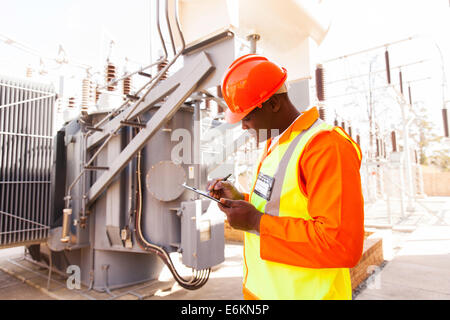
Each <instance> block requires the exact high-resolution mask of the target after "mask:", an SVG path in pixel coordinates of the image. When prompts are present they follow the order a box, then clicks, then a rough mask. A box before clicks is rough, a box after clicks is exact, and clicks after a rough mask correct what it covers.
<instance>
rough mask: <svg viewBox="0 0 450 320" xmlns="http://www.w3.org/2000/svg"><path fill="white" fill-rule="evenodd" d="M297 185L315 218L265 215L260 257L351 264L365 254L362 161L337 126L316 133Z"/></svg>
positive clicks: (318, 264)
mask: <svg viewBox="0 0 450 320" xmlns="http://www.w3.org/2000/svg"><path fill="white" fill-rule="evenodd" d="M299 166H300V170H299V171H300V176H299V184H300V185H301V189H302V190H301V192H303V193H304V195H305V196H306V197H307V198H308V212H309V214H310V216H311V217H312V218H313V219H312V220H304V219H301V218H291V217H278V216H271V215H268V214H265V215H263V217H262V218H261V224H260V256H261V258H262V259H264V260H269V261H274V262H280V263H284V264H289V265H295V266H300V267H306V268H351V267H353V266H355V265H356V264H357V263H358V261H359V259H360V257H361V254H362V248H363V241H364V200H363V197H362V191H361V178H360V174H359V169H360V166H361V161H360V159H359V158H358V155H357V153H356V151H355V148H354V147H353V146H352V144H351V142H350V141H348V140H347V139H345V138H344V137H343V136H341V135H340V134H339V133H337V132H335V131H331V132H329V131H325V132H321V133H319V134H318V135H316V136H315V137H314V138H312V139H311V141H310V142H309V143H308V144H307V145H306V146H305V150H304V152H303V155H302V157H301V158H300V161H299Z"/></svg>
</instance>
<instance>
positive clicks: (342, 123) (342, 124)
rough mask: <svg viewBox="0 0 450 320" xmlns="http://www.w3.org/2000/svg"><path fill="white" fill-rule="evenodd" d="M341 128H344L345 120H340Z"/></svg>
mask: <svg viewBox="0 0 450 320" xmlns="http://www.w3.org/2000/svg"><path fill="white" fill-rule="evenodd" d="M341 128H342V129H344V130H345V121H342V122H341Z"/></svg>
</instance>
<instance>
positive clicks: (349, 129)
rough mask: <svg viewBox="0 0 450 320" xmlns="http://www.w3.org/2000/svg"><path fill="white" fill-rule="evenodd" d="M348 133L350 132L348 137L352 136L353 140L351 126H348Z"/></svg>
mask: <svg viewBox="0 0 450 320" xmlns="http://www.w3.org/2000/svg"><path fill="white" fill-rule="evenodd" d="M347 132H348V135H349V136H350V138H352V127H351V126H348V129H347Z"/></svg>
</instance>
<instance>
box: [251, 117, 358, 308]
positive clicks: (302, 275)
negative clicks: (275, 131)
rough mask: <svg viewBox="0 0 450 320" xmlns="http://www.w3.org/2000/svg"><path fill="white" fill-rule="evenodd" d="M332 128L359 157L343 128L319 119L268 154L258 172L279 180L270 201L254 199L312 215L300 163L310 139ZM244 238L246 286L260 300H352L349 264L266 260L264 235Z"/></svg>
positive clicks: (263, 207) (282, 211)
mask: <svg viewBox="0 0 450 320" xmlns="http://www.w3.org/2000/svg"><path fill="white" fill-rule="evenodd" d="M331 130H335V131H336V132H338V133H339V134H341V135H342V136H344V137H345V138H346V139H348V140H349V141H350V142H352V145H353V146H354V147H355V149H356V151H357V153H358V156H359V157H360V155H361V153H360V150H359V148H358V146H357V145H356V144H355V143H354V142H353V141H352V139H351V138H350V137H348V135H346V133H345V132H344V131H342V129H340V128H339V127H333V126H331V125H329V124H327V123H325V122H323V121H322V120H320V119H318V120H317V121H316V122H315V123H314V124H313V125H312V126H311V127H310V128H309V129H307V130H305V131H302V132H292V133H291V136H290V137H289V139H288V140H287V141H285V142H283V143H282V144H280V145H278V146H277V147H276V148H275V149H273V150H272V152H271V153H270V154H269V155H268V156H267V157H266V158H265V159H264V161H263V162H262V164H261V166H260V171H259V172H261V173H264V174H266V175H268V176H270V177H274V179H275V181H274V186H273V190H272V194H271V197H270V200H269V201H267V200H265V199H264V198H262V197H260V196H258V195H257V194H256V193H253V192H252V193H251V195H250V199H249V201H250V202H251V203H252V204H253V205H254V206H255V207H256V208H257V209H258V210H259V211H261V212H264V213H265V214H271V215H275V216H280V217H296V218H302V219H305V220H310V219H312V218H311V216H310V215H309V213H308V207H307V205H308V199H307V198H306V196H305V195H303V193H302V192H301V189H300V185H299V181H298V176H299V166H298V163H299V160H300V157H301V154H302V152H303V150H304V148H305V146H306V144H307V143H308V141H310V140H311V138H312V137H314V136H315V135H317V134H318V133H319V132H322V131H331ZM257 174H258V173H257ZM257 174H256V175H255V178H254V179H255V180H256V176H257ZM244 239H245V240H244V259H245V264H244V288H245V289H246V290H248V291H250V292H251V294H253V295H254V296H256V297H258V298H260V299H351V295H352V291H351V283H350V272H349V269H348V268H322V269H312V268H302V267H297V266H292V265H287V264H282V263H278V262H272V261H267V260H263V259H261V258H260V237H259V234H257V233H249V232H245V237H244Z"/></svg>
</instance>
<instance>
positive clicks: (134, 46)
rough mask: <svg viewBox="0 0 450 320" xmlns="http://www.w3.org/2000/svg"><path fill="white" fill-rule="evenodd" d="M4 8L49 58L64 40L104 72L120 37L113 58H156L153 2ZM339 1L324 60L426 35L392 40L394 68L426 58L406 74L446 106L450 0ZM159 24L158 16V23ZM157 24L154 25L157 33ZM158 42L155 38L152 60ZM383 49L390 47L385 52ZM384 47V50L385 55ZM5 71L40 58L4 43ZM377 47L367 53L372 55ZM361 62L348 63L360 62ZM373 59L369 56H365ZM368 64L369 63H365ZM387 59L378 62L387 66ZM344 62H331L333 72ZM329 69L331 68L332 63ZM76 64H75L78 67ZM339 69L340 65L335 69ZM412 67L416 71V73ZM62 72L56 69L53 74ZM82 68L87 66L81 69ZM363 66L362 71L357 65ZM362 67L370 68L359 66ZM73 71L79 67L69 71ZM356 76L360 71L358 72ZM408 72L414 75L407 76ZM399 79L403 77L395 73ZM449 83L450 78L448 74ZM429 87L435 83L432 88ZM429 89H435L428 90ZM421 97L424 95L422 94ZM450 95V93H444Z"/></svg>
mask: <svg viewBox="0 0 450 320" xmlns="http://www.w3.org/2000/svg"><path fill="white" fill-rule="evenodd" d="M1 2H2V8H1V11H0V35H3V36H7V37H9V38H11V39H13V40H16V41H18V42H22V43H24V44H26V45H28V46H30V47H31V48H33V49H35V50H36V51H38V52H40V53H41V54H42V55H43V56H50V57H56V55H57V52H58V46H59V44H61V45H62V46H63V48H64V49H65V51H66V53H67V55H68V58H69V61H72V62H74V61H77V62H81V63H84V64H88V65H91V66H93V67H94V69H96V70H102V69H103V66H104V63H105V58H106V54H107V50H108V43H109V39H111V38H112V39H114V40H115V42H116V46H115V51H114V52H115V57H116V58H117V59H120V63H121V64H122V63H123V57H124V56H127V57H128V58H129V59H130V60H131V61H132V62H131V63H130V65H129V69H131V70H134V69H135V68H136V67H138V65H137V64H134V63H133V62H139V63H141V64H143V65H146V64H148V63H149V62H150V60H151V57H150V55H151V53H150V51H151V50H150V28H151V25H152V24H151V23H150V20H149V19H150V16H151V13H150V11H151V8H150V3H151V1H149V0H127V1H124V0H2V1H1ZM328 3H329V4H330V5H332V6H333V8H334V9H333V13H334V14H333V22H332V24H331V27H330V30H329V32H328V35H327V36H326V38H325V40H324V41H323V43H322V44H321V46H320V48H319V55H320V57H321V58H322V59H323V60H327V59H330V58H334V57H338V56H341V55H345V54H348V53H352V52H355V51H359V50H363V49H366V48H370V47H374V46H378V45H382V44H386V43H389V42H392V41H396V40H400V39H404V38H407V37H410V36H413V35H417V34H419V35H422V36H423V37H422V38H421V39H420V40H417V41H415V42H414V43H412V44H402V45H398V46H393V47H392V51H390V54H391V66H393V65H400V64H405V63H408V62H413V61H417V60H420V59H424V58H425V59H431V60H432V63H431V64H427V65H424V66H423V67H422V69H420V68H419V67H418V68H416V69H414V68H411V69H408V70H404V77H405V78H406V80H408V79H409V80H411V79H413V78H417V77H420V76H429V75H431V76H432V77H433V81H434V82H433V81H430V82H425V84H424V85H423V86H419V85H417V86H415V87H419V88H414V95H415V97H417V95H418V94H419V93H420V87H421V88H422V91H423V88H427V89H426V90H425V92H432V93H430V94H428V95H429V96H430V99H432V100H433V101H432V103H431V104H432V105H433V106H434V108H435V109H434V110H433V114H434V115H433V117H436V119H437V117H438V116H439V115H440V113H439V112H440V109H441V108H442V88H441V87H440V83H442V78H441V65H442V64H441V58H440V56H439V54H438V50H437V47H436V44H437V45H438V46H439V48H440V49H441V52H442V56H443V59H444V65H445V68H446V74H447V79H449V76H450V41H449V40H448V39H449V36H448V31H449V30H450V6H449V1H448V0H328ZM152 23H154V22H152ZM155 31H156V30H155V29H154V26H153V32H155ZM157 49H158V48H157V45H156V44H155V43H153V50H152V51H153V58H155V56H156V52H157ZM380 52H381V53H383V52H384V49H383V50H381V51H380ZM380 52H378V53H380ZM0 53H1V54H0V73H1V74H6V75H15V76H18V77H23V76H25V67H26V66H27V65H30V66H32V67H33V68H36V69H37V68H39V61H40V60H39V58H38V57H35V56H32V55H29V54H27V53H24V52H21V51H20V50H18V49H16V48H13V47H12V46H8V45H6V44H5V43H4V42H2V41H0ZM373 54H375V53H371V54H368V55H366V56H362V58H363V59H366V60H367V59H371V57H373ZM355 61H357V60H354V61H350V63H351V64H352V63H353V64H354V63H355ZM44 62H45V68H46V69H47V70H48V71H50V72H51V71H52V70H51V69H52V68H55V67H57V65H56V64H55V63H52V62H51V61H47V60H44ZM366 62H367V61H366ZM367 63H368V62H367ZM382 63H383V60H382V59H381V60H379V61H378V67H383V65H382ZM337 64H338V63H335V65H334V66H333V65H332V64H330V65H329V70H333V68H334V67H335V66H336V65H337ZM326 67H327V66H326ZM75 70H76V69H75ZM336 70H337V69H336ZM410 70H412V71H410ZM60 71H61V70H57V69H56V70H54V72H55V73H58V72H60ZM77 71H78V72H81V70H77ZM356 71H358V70H356ZM360 71H361V72H362V73H365V72H367V71H368V70H365V69H364V68H363V70H360ZM71 72H75V71H74V70H71ZM349 72H350V73H351V74H354V73H358V72H355V70H350V71H349ZM408 73H409V74H408ZM327 76H328V77H329V78H328V79H338V78H342V77H343V74H342V73H339V72H336V73H335V74H333V72H332V71H331V72H328V73H327ZM392 77H393V78H394V79H396V77H397V75H396V74H394V73H393V75H392ZM447 82H450V81H449V80H447ZM430 86H431V88H432V89H428V88H429V87H430ZM430 90H431V91H430ZM419 95H420V94H419ZM446 97H447V100H448V99H449V94H448V92H447V93H446Z"/></svg>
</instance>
